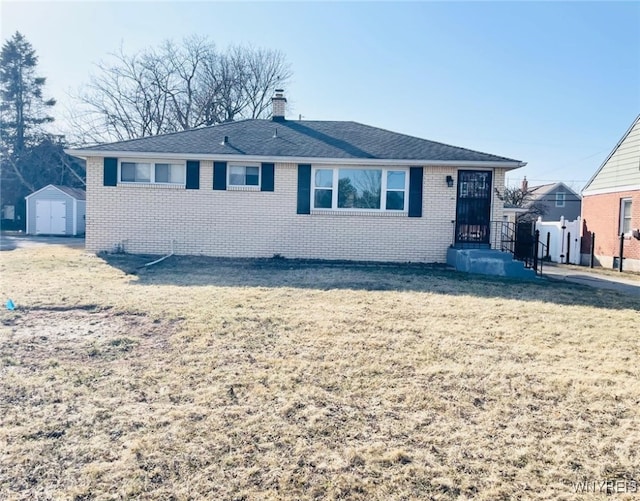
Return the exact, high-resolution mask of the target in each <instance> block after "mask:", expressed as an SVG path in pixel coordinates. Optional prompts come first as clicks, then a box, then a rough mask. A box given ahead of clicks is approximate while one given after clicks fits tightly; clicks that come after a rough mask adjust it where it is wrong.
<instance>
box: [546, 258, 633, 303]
mask: <svg viewBox="0 0 640 501" xmlns="http://www.w3.org/2000/svg"><path fill="white" fill-rule="evenodd" d="M542 275H543V276H545V277H547V278H549V279H551V280H561V281H565V282H572V283H576V284H581V285H587V286H589V287H597V288H600V289H609V290H614V291H618V292H621V293H623V294H628V295H631V296H638V297H639V298H640V277H638V278H635V276H634V277H629V276H625V274H624V273H620V276H617V275H615V274H608V273H607V274H605V273H598V270H597V269H591V268H587V267H584V268H580V269H576V268H573V267H569V266H563V265H557V264H550V263H544V265H543V267H542Z"/></svg>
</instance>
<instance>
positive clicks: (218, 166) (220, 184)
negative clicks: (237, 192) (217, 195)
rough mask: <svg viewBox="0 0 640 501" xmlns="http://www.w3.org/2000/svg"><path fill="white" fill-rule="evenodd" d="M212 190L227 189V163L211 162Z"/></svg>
mask: <svg viewBox="0 0 640 501" xmlns="http://www.w3.org/2000/svg"><path fill="white" fill-rule="evenodd" d="M213 189H214V190H226V189H227V162H213Z"/></svg>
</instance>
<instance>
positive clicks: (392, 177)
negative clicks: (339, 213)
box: [311, 167, 409, 212]
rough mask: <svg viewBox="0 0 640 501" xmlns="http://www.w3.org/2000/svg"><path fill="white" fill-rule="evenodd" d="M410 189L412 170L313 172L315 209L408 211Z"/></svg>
mask: <svg viewBox="0 0 640 501" xmlns="http://www.w3.org/2000/svg"><path fill="white" fill-rule="evenodd" d="M408 192H409V171H408V169H402V168H377V167H316V168H314V169H313V171H312V174H311V207H312V208H313V209H314V210H348V211H353V210H356V211H358V210H359V211H394V212H406V211H407V208H408V202H409V200H408V198H409V197H408Z"/></svg>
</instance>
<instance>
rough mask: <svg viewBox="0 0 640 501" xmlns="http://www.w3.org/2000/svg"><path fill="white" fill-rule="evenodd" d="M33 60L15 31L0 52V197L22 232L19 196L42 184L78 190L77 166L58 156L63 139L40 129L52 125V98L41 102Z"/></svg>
mask: <svg viewBox="0 0 640 501" xmlns="http://www.w3.org/2000/svg"><path fill="white" fill-rule="evenodd" d="M37 64H38V57H37V56H36V52H35V50H34V49H33V47H32V46H31V44H30V43H29V41H28V40H27V39H26V38H25V37H24V36H23V35H22V34H21V33H19V32H16V33H15V34H14V35H13V37H11V38H10V39H9V40H7V41H6V42H5V43H4V45H3V46H2V50H1V51H0V195H1V199H2V207H3V208H4V206H13V207H14V208H15V215H16V216H17V220H18V222H17V223H16V224H15V225H14V224H13V223H14V222H11V223H9V222H7V221H2V223H3V227H8V228H9V227H13V228H14V229H19V228H24V205H25V204H24V197H25V196H26V195H28V194H29V193H31V192H33V191H35V190H38V189H40V188H42V187H43V186H46V185H47V184H62V185H68V186H83V185H84V172H83V170H84V169H83V165H81V162H80V161H79V160H77V159H73V158H71V157H69V156H68V155H67V154H66V153H64V151H63V148H64V138H63V137H62V136H55V135H53V134H50V133H48V132H47V131H46V130H45V125H46V124H48V123H51V122H53V117H51V116H50V115H49V110H50V109H51V108H52V107H53V106H54V105H55V103H56V101H55V99H44V98H43V88H44V85H45V82H46V79H45V78H44V77H40V76H37V75H36V69H37ZM12 212H13V211H12Z"/></svg>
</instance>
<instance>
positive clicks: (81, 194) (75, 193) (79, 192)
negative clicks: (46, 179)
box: [51, 184, 87, 200]
mask: <svg viewBox="0 0 640 501" xmlns="http://www.w3.org/2000/svg"><path fill="white" fill-rule="evenodd" d="M51 186H54V187H55V188H58V189H59V190H60V191H64V192H65V193H66V194H67V195H70V196H72V197H73V198H75V199H76V200H86V199H87V194H86V192H85V191H84V190H83V189H82V188H72V187H71V186H60V185H58V184H53V185H51Z"/></svg>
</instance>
